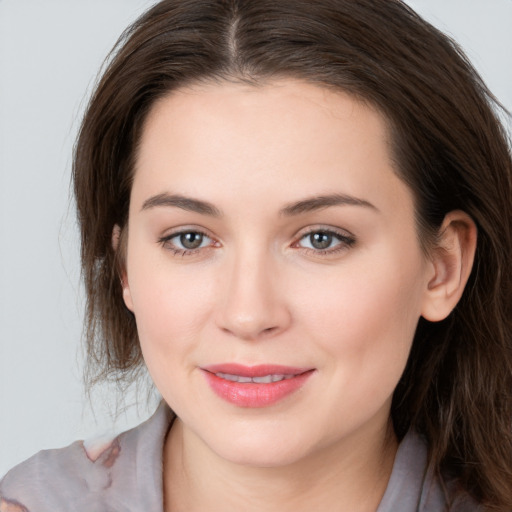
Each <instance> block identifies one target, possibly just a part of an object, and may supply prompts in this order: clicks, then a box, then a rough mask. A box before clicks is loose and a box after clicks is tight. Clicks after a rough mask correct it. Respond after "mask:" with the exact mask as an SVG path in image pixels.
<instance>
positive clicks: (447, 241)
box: [421, 210, 477, 322]
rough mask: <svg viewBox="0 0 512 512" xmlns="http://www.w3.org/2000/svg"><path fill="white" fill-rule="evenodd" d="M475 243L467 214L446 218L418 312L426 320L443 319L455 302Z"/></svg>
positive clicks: (461, 213) (474, 233) (455, 213)
mask: <svg viewBox="0 0 512 512" xmlns="http://www.w3.org/2000/svg"><path fill="white" fill-rule="evenodd" d="M476 240H477V228H476V225H475V223H474V222H473V219H471V217H470V216H469V215H468V214H467V213H465V212H462V211H460V210H455V211H452V212H450V213H448V214H447V215H446V217H445V218H444V221H443V224H442V226H441V228H440V230H439V236H438V240H437V244H436V247H434V248H433V249H432V251H431V255H430V259H431V265H432V275H431V277H430V280H429V282H428V285H427V289H426V292H425V296H424V302H423V307H422V313H421V314H422V316H423V318H425V319H426V320H429V321H431V322H438V321H440V320H444V319H445V318H446V317H447V316H448V315H449V314H450V313H451V312H452V310H453V309H454V308H455V306H456V305H457V303H458V302H459V300H460V298H461V297H462V293H463V292H464V288H465V286H466V283H467V282H468V279H469V275H470V274H471V269H472V267H473V261H474V258H475V251H476Z"/></svg>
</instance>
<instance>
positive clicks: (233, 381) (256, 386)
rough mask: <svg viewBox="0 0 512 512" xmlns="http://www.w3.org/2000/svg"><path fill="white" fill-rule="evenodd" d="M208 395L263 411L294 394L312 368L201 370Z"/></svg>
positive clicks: (234, 366) (216, 367)
mask: <svg viewBox="0 0 512 512" xmlns="http://www.w3.org/2000/svg"><path fill="white" fill-rule="evenodd" d="M201 370H202V371H203V374H204V376H205V378H206V380H207V382H208V384H209V385H210V388H211V389H212V391H213V392H214V393H215V394H216V395H217V396H219V397H220V398H222V399H223V400H225V401H227V402H229V403H231V404H233V405H236V406H238V407H266V406H270V405H273V404H275V403H277V402H279V401H281V400H282V399H284V398H285V397H287V396H289V395H291V394H292V393H294V392H296V391H298V390H299V389H300V388H302V386H303V385H304V384H305V383H306V381H307V380H308V378H309V377H310V376H311V375H312V374H313V372H314V369H312V368H293V367H289V366H280V365H258V366H244V365H238V364H233V363H229V364H221V365H212V366H207V367H204V368H201Z"/></svg>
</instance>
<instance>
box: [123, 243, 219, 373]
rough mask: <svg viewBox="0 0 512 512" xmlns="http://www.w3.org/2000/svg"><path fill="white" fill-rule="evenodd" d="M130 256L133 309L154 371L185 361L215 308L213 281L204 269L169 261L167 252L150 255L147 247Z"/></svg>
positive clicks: (129, 272)
mask: <svg viewBox="0 0 512 512" xmlns="http://www.w3.org/2000/svg"><path fill="white" fill-rule="evenodd" d="M129 256H130V257H129V260H128V282H129V286H130V293H131V298H132V302H133V312H134V314H135V318H136V322H137V330H138V334H139V339H140V343H141V348H142V352H143V355H144V359H145V361H146V364H147V366H148V368H149V370H150V373H151V374H152V376H153V372H154V371H158V369H159V368H162V370H165V369H169V368H171V367H174V368H176V367H177V366H178V365H180V364H181V365H183V361H184V360H185V359H186V357H187V356H188V354H190V353H191V351H193V350H194V348H195V344H196V343H198V340H199V338H200V333H201V331H202V329H203V327H204V325H205V322H206V318H208V316H209V314H210V311H211V305H212V298H211V297H212V295H213V290H214V289H215V283H213V282H212V281H211V280H210V279H207V278H206V276H205V275H204V274H205V273H204V272H203V273H201V272H197V270H195V271H192V269H188V268H186V267H185V266H181V267H180V266H178V267H176V266H172V265H170V264H169V262H168V261H166V258H165V255H164V257H163V258H162V256H161V255H158V256H157V257H154V258H152V257H151V253H149V252H146V254H143V253H142V251H140V253H139V252H137V251H136V250H133V251H132V252H131V253H130V255H129ZM169 354H172V357H169ZM153 377H154V378H155V376H153Z"/></svg>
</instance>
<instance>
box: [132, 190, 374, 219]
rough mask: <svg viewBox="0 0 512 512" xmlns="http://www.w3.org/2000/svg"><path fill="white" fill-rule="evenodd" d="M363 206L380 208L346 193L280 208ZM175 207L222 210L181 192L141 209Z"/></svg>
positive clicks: (292, 211)
mask: <svg viewBox="0 0 512 512" xmlns="http://www.w3.org/2000/svg"><path fill="white" fill-rule="evenodd" d="M344 205H348V206H362V207H365V208H370V209H372V210H375V211H378V208H377V207H376V206H374V205H373V204H371V203H370V202H368V201H365V200H364V199H359V198H357V197H353V196H350V195H346V194H329V195H322V196H315V197H309V198H306V199H302V200H300V201H297V202H295V203H290V204H288V205H287V206H285V207H284V208H282V209H281V210H280V212H279V213H280V215H284V216H286V217H292V216H295V215H300V214H302V213H307V212H312V211H316V210H322V209H324V208H328V207H330V206H344ZM162 206H163V207H175V208H181V209H182V210H187V211H190V212H195V213H199V214H201V215H209V216H212V217H221V216H222V212H221V211H220V210H219V209H218V208H217V207H216V206H214V205H213V204H212V203H209V202H207V201H202V200H200V199H194V198H192V197H186V196H182V195H179V194H167V193H163V194H157V195H155V196H152V197H150V198H149V199H146V201H144V204H143V205H142V208H141V210H149V209H151V208H157V207H162Z"/></svg>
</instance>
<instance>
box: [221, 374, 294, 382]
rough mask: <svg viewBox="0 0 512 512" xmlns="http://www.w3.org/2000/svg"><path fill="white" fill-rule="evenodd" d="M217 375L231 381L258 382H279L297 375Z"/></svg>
mask: <svg viewBox="0 0 512 512" xmlns="http://www.w3.org/2000/svg"><path fill="white" fill-rule="evenodd" d="M215 375H216V376H217V377H220V378H221V379H226V380H230V381H231V382H240V383H249V382H256V383H257V384H270V383H271V382H279V381H281V380H285V379H293V377H296V375H278V374H274V375H264V376H262V377H244V376H243V375H231V374H229V373H220V372H219V373H216V374H215Z"/></svg>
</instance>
